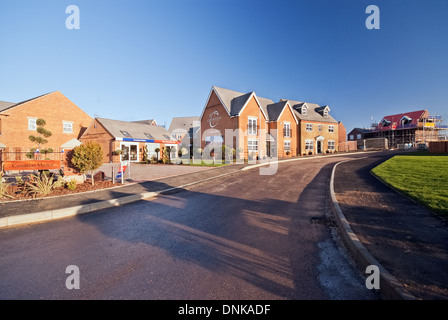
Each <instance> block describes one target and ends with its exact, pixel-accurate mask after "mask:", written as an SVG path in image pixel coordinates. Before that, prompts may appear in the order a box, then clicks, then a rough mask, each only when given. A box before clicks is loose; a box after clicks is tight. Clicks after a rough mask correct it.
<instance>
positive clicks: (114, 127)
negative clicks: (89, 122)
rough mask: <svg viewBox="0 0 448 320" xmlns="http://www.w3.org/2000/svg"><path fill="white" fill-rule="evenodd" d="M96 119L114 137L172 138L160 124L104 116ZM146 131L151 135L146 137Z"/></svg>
mask: <svg viewBox="0 0 448 320" xmlns="http://www.w3.org/2000/svg"><path fill="white" fill-rule="evenodd" d="M96 120H97V121H98V122H99V123H101V125H103V126H104V128H105V129H106V130H107V131H108V132H109V133H110V134H111V135H112V136H114V137H115V138H134V139H145V140H147V139H154V140H172V141H174V139H173V138H171V134H170V133H169V131H168V130H166V129H165V128H163V127H160V126H153V125H150V124H144V123H136V122H128V121H121V120H112V119H104V118H96ZM124 132H126V133H128V134H129V136H128V135H125V133H124ZM146 133H148V134H150V135H151V136H152V138H151V137H148V136H147V135H146Z"/></svg>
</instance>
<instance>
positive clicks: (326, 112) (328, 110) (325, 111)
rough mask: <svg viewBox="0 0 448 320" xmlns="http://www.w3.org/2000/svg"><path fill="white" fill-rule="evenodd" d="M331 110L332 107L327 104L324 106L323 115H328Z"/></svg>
mask: <svg viewBox="0 0 448 320" xmlns="http://www.w3.org/2000/svg"><path fill="white" fill-rule="evenodd" d="M329 112H330V108H329V107H328V106H326V107H325V108H324V112H323V116H324V117H328V113H329Z"/></svg>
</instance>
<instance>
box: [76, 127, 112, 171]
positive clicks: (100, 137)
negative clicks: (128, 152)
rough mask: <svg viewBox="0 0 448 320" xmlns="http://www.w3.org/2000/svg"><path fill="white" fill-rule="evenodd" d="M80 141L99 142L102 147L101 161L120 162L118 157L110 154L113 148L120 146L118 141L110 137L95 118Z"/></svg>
mask: <svg viewBox="0 0 448 320" xmlns="http://www.w3.org/2000/svg"><path fill="white" fill-rule="evenodd" d="M80 141H81V142H82V143H86V142H88V141H92V142H97V143H99V144H100V145H101V148H102V149H103V162H105V163H108V162H110V161H112V162H120V157H119V156H118V155H113V154H112V152H113V151H114V150H116V149H118V148H119V147H120V142H117V141H115V137H112V136H111V135H110V134H109V132H108V131H107V130H106V129H105V128H104V127H103V125H102V124H101V123H99V122H98V120H96V119H95V120H94V121H93V123H92V124H91V125H90V126H89V127H88V128H87V130H86V131H85V132H84V134H83V135H82V137H81V138H80Z"/></svg>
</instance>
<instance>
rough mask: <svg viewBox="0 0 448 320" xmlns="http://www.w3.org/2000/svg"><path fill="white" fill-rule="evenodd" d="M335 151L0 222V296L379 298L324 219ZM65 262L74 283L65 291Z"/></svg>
mask: <svg viewBox="0 0 448 320" xmlns="http://www.w3.org/2000/svg"><path fill="white" fill-rule="evenodd" d="M345 158H348V157H345V156H344V157H335V158H330V157H329V158H320V159H309V160H304V161H293V162H284V163H281V164H280V165H279V170H278V172H277V174H275V175H272V176H260V175H259V172H258V170H257V169H252V170H248V171H245V172H241V173H238V174H232V175H230V176H226V177H222V178H218V179H216V180H211V181H210V182H207V183H202V184H200V185H196V186H194V187H191V188H189V189H188V190H185V191H182V192H179V193H175V194H170V195H163V196H159V197H158V198H157V199H152V200H145V201H139V202H136V203H133V204H129V205H126V206H122V207H116V208H113V209H108V210H102V211H98V212H96V213H93V214H86V215H80V216H77V217H74V218H67V219H63V220H58V221H51V222H46V223H43V224H35V225H29V226H22V227H16V228H8V229H4V230H0V243H1V244H2V245H1V247H0V257H1V259H0V275H1V276H0V299H251V300H258V299H377V296H376V294H374V293H373V292H371V291H369V290H367V289H366V287H365V285H364V283H365V280H364V278H363V277H362V275H361V274H360V273H359V272H358V271H357V270H356V268H355V267H354V266H352V265H351V263H350V262H349V260H348V259H347V257H346V256H345V252H344V251H343V250H342V249H341V247H340V245H339V243H338V241H339V240H338V236H337V232H336V225H335V224H334V221H333V220H332V219H331V214H330V209H329V203H328V182H329V177H330V173H331V169H332V166H333V164H334V163H336V162H339V161H342V160H344V159H345ZM69 265H76V266H78V267H79V270H80V289H79V290H77V289H73V290H68V289H67V288H66V279H67V277H69V274H66V273H65V271H66V268H67V266H69Z"/></svg>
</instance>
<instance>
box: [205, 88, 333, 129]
mask: <svg viewBox="0 0 448 320" xmlns="http://www.w3.org/2000/svg"><path fill="white" fill-rule="evenodd" d="M212 90H215V92H216V93H217V95H218V97H219V99H220V100H221V102H222V104H223V106H224V108H225V109H226V110H227V112H228V113H229V114H230V116H237V115H238V114H239V113H240V112H241V110H242V108H243V107H244V105H245V104H246V103H247V101H248V100H249V98H250V97H251V96H252V94H255V92H254V91H252V92H249V93H242V92H238V91H234V90H229V89H224V88H219V87H215V86H213V87H212ZM255 97H256V99H257V101H258V102H259V103H260V106H261V110H262V111H263V113H264V114H265V115H266V117H267V118H268V119H267V120H268V121H275V120H277V118H278V117H279V115H280V114H281V112H282V111H283V107H284V106H285V105H286V103H289V105H290V106H291V107H292V109H293V112H294V115H295V116H296V117H297V118H298V119H301V120H309V121H319V122H330V123H338V122H337V121H336V120H335V119H334V118H333V117H332V116H330V115H328V116H324V115H323V112H322V110H324V109H325V108H326V107H328V106H322V107H321V106H320V105H318V104H316V103H310V102H301V101H294V100H287V99H280V101H279V102H277V103H274V101H273V100H271V99H267V98H263V97H259V96H257V95H256V94H255ZM304 104H305V105H306V106H307V107H308V110H307V111H308V112H307V114H306V115H302V114H301V112H299V111H298V109H299V108H300V107H302V106H303V105H304Z"/></svg>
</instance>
